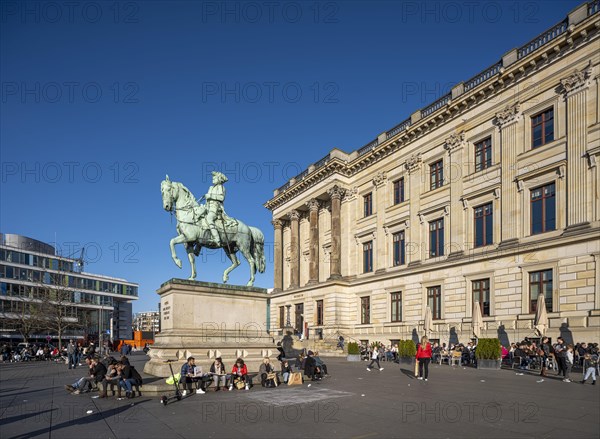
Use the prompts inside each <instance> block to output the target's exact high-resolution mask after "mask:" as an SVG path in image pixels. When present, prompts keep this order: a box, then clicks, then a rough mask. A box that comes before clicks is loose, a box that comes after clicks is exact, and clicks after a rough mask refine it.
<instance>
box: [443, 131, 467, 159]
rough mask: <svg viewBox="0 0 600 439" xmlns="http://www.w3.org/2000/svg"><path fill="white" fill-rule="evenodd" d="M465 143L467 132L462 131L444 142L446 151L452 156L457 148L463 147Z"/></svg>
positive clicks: (453, 134) (451, 135)
mask: <svg viewBox="0 0 600 439" xmlns="http://www.w3.org/2000/svg"><path fill="white" fill-rule="evenodd" d="M463 143H465V132H464V131H461V132H460V133H452V134H450V137H448V138H447V139H446V140H444V149H445V150H446V151H448V154H452V151H454V150H455V149H456V148H459V147H462V145H463Z"/></svg>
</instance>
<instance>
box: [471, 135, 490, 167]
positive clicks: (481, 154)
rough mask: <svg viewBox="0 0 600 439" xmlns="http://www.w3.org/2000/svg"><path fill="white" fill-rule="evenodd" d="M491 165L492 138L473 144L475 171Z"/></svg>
mask: <svg viewBox="0 0 600 439" xmlns="http://www.w3.org/2000/svg"><path fill="white" fill-rule="evenodd" d="M490 166H492V138H491V137H488V138H487V139H484V140H482V141H481V142H477V143H476V144H475V172H479V171H482V170H484V169H486V168H489V167H490Z"/></svg>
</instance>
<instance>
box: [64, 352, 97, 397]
mask: <svg viewBox="0 0 600 439" xmlns="http://www.w3.org/2000/svg"><path fill="white" fill-rule="evenodd" d="M85 365H86V366H87V367H88V371H89V375H91V374H92V359H91V358H86V359H85ZM89 375H88V376H85V377H81V378H79V379H78V380H77V381H76V382H74V383H73V384H67V385H66V386H65V389H66V390H67V391H68V392H72V393H75V394H76V395H78V394H80V393H83V392H89V391H90V390H91V388H92V380H91V379H90V376H89Z"/></svg>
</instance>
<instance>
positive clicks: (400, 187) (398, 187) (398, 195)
mask: <svg viewBox="0 0 600 439" xmlns="http://www.w3.org/2000/svg"><path fill="white" fill-rule="evenodd" d="M403 202H404V177H402V178H400V179H398V180H396V181H395V182H394V204H400V203H403Z"/></svg>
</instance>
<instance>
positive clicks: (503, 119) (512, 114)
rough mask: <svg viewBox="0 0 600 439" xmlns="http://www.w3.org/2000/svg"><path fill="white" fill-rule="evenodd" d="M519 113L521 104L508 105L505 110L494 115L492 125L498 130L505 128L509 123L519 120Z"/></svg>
mask: <svg viewBox="0 0 600 439" xmlns="http://www.w3.org/2000/svg"><path fill="white" fill-rule="evenodd" d="M520 111H521V104H520V103H519V102H516V103H514V104H513V105H508V106H507V107H506V108H504V110H502V111H499V112H498V113H496V118H495V120H494V123H495V124H496V126H498V128H500V129H502V128H505V127H506V126H508V125H510V124H511V123H513V122H517V121H518V120H519V116H520V115H521V113H520Z"/></svg>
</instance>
